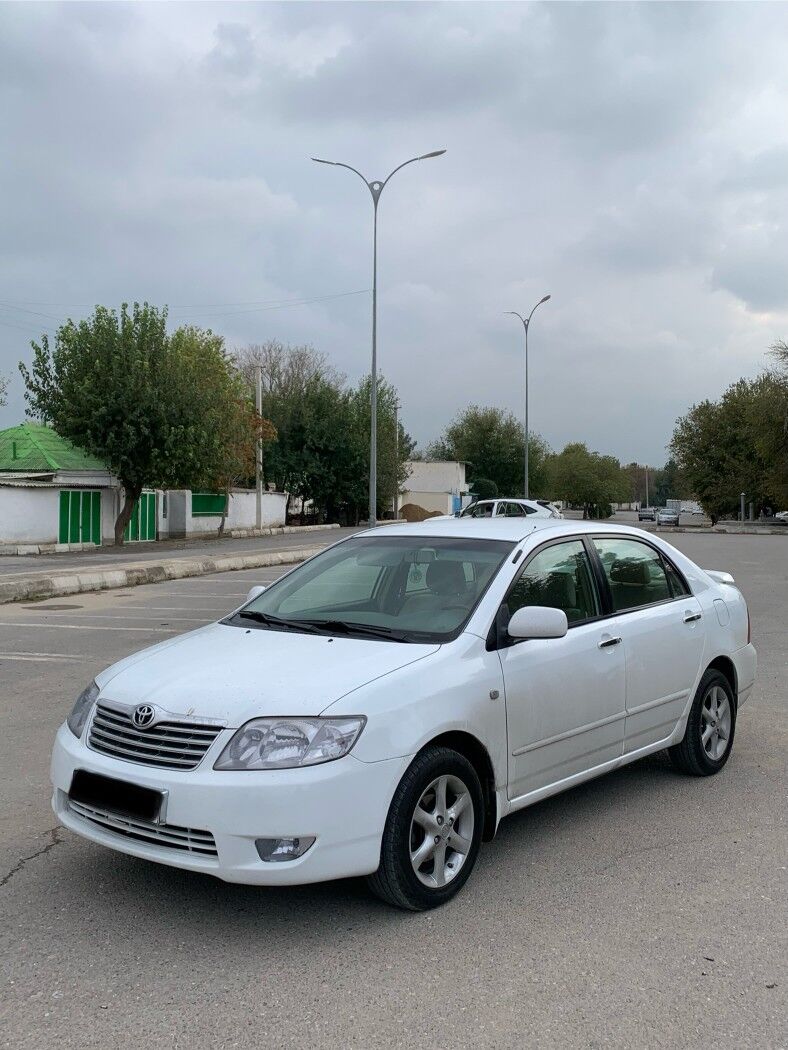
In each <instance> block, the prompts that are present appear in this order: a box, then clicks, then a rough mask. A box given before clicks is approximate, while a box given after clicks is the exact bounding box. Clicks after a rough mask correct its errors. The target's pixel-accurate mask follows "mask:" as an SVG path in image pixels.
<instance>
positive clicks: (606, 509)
mask: <svg viewBox="0 0 788 1050" xmlns="http://www.w3.org/2000/svg"><path fill="white" fill-rule="evenodd" d="M547 475H548V478H549V483H550V491H551V492H552V493H553V498H555V499H560V500H564V501H565V502H567V503H573V504H576V505H580V506H582V508H583V517H584V518H594V517H609V516H610V511H611V508H610V504H611V503H616V502H620V501H623V500H625V499H626V498H627V496H628V492H629V487H628V486H629V478H628V475H627V473H626V472H625V471H624V470H622V469H621V464H620V463H619V462H618V460H617V459H616V458H615V457H614V456H603V455H600V454H599V453H598V452H590V451H589V450H588V448H586V446H585V445H584V444H581V443H580V442H574V443H572V444H569V445H567V446H566V447H565V448H564V450H563V452H560V453H558V454H557V455H553V456H551V457H550V459H549V460H548V463H547Z"/></svg>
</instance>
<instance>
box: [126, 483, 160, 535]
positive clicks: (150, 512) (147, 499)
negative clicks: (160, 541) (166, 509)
mask: <svg viewBox="0 0 788 1050" xmlns="http://www.w3.org/2000/svg"><path fill="white" fill-rule="evenodd" d="M123 539H124V540H125V541H126V543H140V542H143V541H146V540H155V539H156V493H155V492H143V493H142V495H141V496H140V498H139V499H138V500H137V502H136V503H135V504H134V510H133V511H132V512H131V520H130V521H129V523H128V525H127V526H126V528H125V530H124V532H123Z"/></svg>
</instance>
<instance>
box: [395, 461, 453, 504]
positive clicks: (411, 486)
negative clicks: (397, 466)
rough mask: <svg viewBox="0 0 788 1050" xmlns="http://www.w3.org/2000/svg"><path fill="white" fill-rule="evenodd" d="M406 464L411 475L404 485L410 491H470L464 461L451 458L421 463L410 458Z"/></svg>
mask: <svg viewBox="0 0 788 1050" xmlns="http://www.w3.org/2000/svg"><path fill="white" fill-rule="evenodd" d="M405 466H406V467H407V468H408V470H409V475H408V477H407V479H406V481H405V485H404V487H405V488H406V489H408V490H409V491H410V492H440V493H445V492H449V493H450V492H456V493H463V492H467V491H468V484H467V482H466V480H465V464H464V463H456V462H453V461H451V460H440V461H438V462H435V463H420V462H417V461H416V460H410V461H409V462H408V463H406V464H405ZM403 502H404V501H403Z"/></svg>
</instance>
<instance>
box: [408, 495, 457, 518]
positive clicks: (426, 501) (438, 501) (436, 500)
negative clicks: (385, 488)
mask: <svg viewBox="0 0 788 1050" xmlns="http://www.w3.org/2000/svg"><path fill="white" fill-rule="evenodd" d="M406 503H413V504H415V505H416V506H417V507H421V508H422V509H423V510H427V511H437V512H438V513H439V514H451V513H452V495H451V493H450V492H414V491H412V490H411V489H405V491H404V492H403V493H402V495H401V496H400V501H399V505H400V507H404V506H405V504H406Z"/></svg>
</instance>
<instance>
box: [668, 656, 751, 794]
mask: <svg viewBox="0 0 788 1050" xmlns="http://www.w3.org/2000/svg"><path fill="white" fill-rule="evenodd" d="M735 731H736V701H735V699H734V695H733V689H732V688H731V684H730V682H729V681H728V679H727V678H726V677H725V675H724V674H721V673H720V672H719V671H713V670H710V671H706V673H705V674H704V676H703V677H702V678H701V680H700V685H699V686H698V691H697V692H696V693H695V699H694V701H693V703H692V708H691V710H690V713H689V718H688V719H687V729H686V732H685V733H684V739H683V740H682V741H681V743H680V744H676V745H675V746H674V747H671V748H668V754H669V755H670V759H671V761H672V763H673V765H674V766H675V767H676V769H678V770H679V771H680V772H682V773H689V774H690V775H692V776H696V777H708V776H712V775H713V774H714V773H719V771H720V770H721V769H722V767H723V766H724V765H725V763H726V762H727V761H728V758H729V757H730V753H731V748H732V747H733V737H734V734H735Z"/></svg>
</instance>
